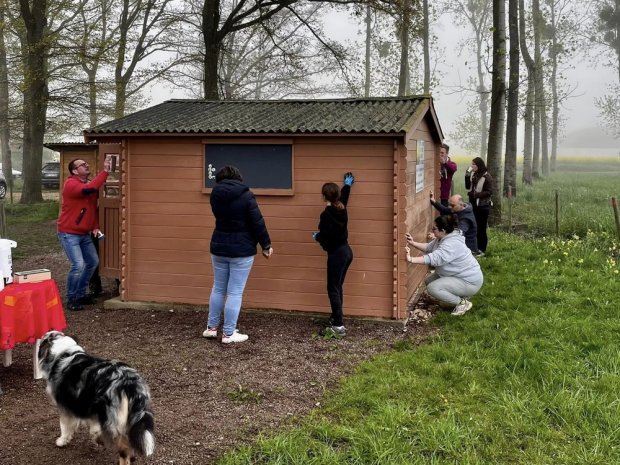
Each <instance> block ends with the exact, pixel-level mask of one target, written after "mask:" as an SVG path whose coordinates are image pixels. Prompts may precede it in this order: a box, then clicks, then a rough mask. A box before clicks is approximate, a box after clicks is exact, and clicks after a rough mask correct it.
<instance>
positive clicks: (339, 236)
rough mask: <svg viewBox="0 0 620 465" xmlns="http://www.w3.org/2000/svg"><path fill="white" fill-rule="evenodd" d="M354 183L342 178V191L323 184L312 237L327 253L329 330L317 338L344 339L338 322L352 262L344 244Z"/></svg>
mask: <svg viewBox="0 0 620 465" xmlns="http://www.w3.org/2000/svg"><path fill="white" fill-rule="evenodd" d="M354 182H355V178H354V177H353V174H352V173H346V174H345V175H344V186H342V190H341V189H339V188H338V186H337V185H336V184H334V183H333V182H328V183H325V184H323V188H322V189H321V193H322V194H323V198H324V199H325V201H326V202H327V207H325V210H324V211H323V213H321V218H320V221H319V230H318V231H317V232H314V233H313V234H312V235H313V237H314V239H315V240H316V241H318V243H319V244H321V247H323V249H324V250H325V251H326V252H327V295H328V297H329V303H330V305H331V308H332V316H331V318H330V325H331V326H330V327H328V328H326V329H325V330H324V331H323V332H322V333H321V334H322V335H327V334H332V335H337V336H345V335H346V329H345V327H344V323H343V321H342V302H343V298H344V296H343V293H342V285H343V284H344V278H345V276H346V275H347V270H348V269H349V265H351V262H352V261H353V251H352V250H351V247H349V243H348V241H347V239H348V237H349V231H348V229H347V224H348V221H349V217H348V215H347V208H346V207H347V202H348V201H349V194H350V193H351V186H352V185H353V183H354Z"/></svg>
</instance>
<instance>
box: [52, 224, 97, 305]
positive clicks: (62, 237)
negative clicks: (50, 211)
mask: <svg viewBox="0 0 620 465" xmlns="http://www.w3.org/2000/svg"><path fill="white" fill-rule="evenodd" d="M58 240H59V241H60V244H61V245H62V248H63V249H64V251H65V254H66V255H67V258H68V259H69V262H70V263H71V268H70V269H69V274H68V275H67V300H68V301H69V303H72V302H75V301H77V300H78V299H80V298H82V297H84V296H85V295H86V289H88V282H89V281H90V278H91V277H92V276H93V273H94V272H95V269H96V268H97V265H99V256H98V255H97V250H96V249H95V244H93V240H92V238H91V237H90V234H69V233H63V232H59V233H58Z"/></svg>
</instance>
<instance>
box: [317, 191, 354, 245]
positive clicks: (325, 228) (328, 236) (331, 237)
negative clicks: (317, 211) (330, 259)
mask: <svg viewBox="0 0 620 465" xmlns="http://www.w3.org/2000/svg"><path fill="white" fill-rule="evenodd" d="M350 193H351V186H347V185H344V186H342V189H341V190H340V201H341V202H342V204H343V205H344V206H345V208H343V209H338V208H336V207H334V206H333V205H328V206H327V207H325V210H323V213H321V219H320V220H319V233H318V234H317V236H316V240H317V241H318V242H319V244H321V247H323V249H324V250H326V251H327V252H332V251H334V250H336V249H337V248H338V247H340V246H342V245H344V244H346V243H347V239H348V238H349V230H348V229H347V225H348V223H349V216H348V215H347V209H346V206H347V202H348V201H349V194H350Z"/></svg>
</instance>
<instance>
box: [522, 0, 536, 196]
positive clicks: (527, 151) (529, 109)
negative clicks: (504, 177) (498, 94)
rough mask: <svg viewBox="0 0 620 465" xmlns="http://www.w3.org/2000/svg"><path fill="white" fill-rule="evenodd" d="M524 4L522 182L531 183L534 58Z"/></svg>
mask: <svg viewBox="0 0 620 465" xmlns="http://www.w3.org/2000/svg"><path fill="white" fill-rule="evenodd" d="M525 37H526V34H525V6H524V1H523V0H519V45H520V46H521V47H520V48H521V56H522V57H523V61H524V62H525V66H526V68H527V97H526V100H525V110H524V115H523V121H524V131H523V132H524V137H523V183H524V184H528V185H530V184H532V129H533V126H534V122H533V118H532V113H533V106H534V60H533V59H532V57H531V55H530V53H529V51H528V49H527V42H526V40H525Z"/></svg>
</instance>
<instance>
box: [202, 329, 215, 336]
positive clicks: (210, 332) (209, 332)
mask: <svg viewBox="0 0 620 465" xmlns="http://www.w3.org/2000/svg"><path fill="white" fill-rule="evenodd" d="M202 337H206V338H207V339H215V338H216V337H217V328H216V329H211V328H207V329H205V330H204V331H203V333H202Z"/></svg>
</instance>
